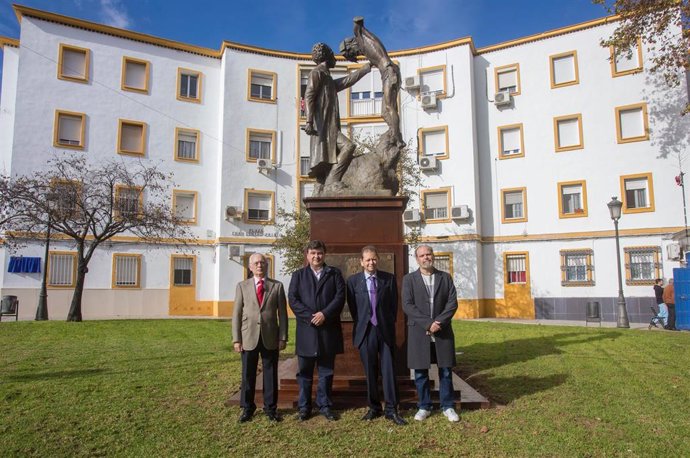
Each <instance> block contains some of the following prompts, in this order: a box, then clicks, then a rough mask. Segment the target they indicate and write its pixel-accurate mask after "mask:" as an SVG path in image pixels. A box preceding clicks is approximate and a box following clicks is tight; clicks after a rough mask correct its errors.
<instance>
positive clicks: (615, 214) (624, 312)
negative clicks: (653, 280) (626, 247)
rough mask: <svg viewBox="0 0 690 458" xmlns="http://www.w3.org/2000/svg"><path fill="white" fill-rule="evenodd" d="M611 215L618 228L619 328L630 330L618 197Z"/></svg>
mask: <svg viewBox="0 0 690 458" xmlns="http://www.w3.org/2000/svg"><path fill="white" fill-rule="evenodd" d="M607 205H608V207H609V213H611V219H612V220H613V225H614V226H615V228H616V261H617V262H618V324H617V326H616V327H618V328H629V327H630V322H629V321H628V309H627V308H626V307H625V297H623V277H622V274H621V247H620V241H619V237H618V220H619V219H620V217H621V209H622V208H623V203H622V202H621V201H620V200H618V197H615V196H614V197H612V198H611V202H609V203H608V204H607Z"/></svg>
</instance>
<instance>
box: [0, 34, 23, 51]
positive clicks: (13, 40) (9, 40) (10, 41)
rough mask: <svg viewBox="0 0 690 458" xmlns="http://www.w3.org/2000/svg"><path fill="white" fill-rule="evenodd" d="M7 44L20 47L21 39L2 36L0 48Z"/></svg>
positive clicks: (0, 37)
mask: <svg viewBox="0 0 690 458" xmlns="http://www.w3.org/2000/svg"><path fill="white" fill-rule="evenodd" d="M5 46H12V47H13V48H18V47H19V40H17V39H16V38H10V37H2V36H0V49H3V48H4V47H5Z"/></svg>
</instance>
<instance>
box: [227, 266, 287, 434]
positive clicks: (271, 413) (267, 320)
mask: <svg viewBox="0 0 690 458" xmlns="http://www.w3.org/2000/svg"><path fill="white" fill-rule="evenodd" d="M266 266H267V263H266V258H265V257H264V255H262V254H261V253H254V254H252V255H251V256H250V257H249V270H251V272H252V274H253V276H252V278H249V279H247V280H244V281H241V282H239V283H238V284H237V292H236V293H235V305H234V308H233V312H232V335H233V339H232V340H233V346H234V348H235V351H236V352H239V353H241V354H242V386H241V389H240V406H241V407H242V414H241V415H240V422H241V423H244V422H246V421H249V420H250V419H251V418H252V415H254V411H255V410H256V404H254V393H255V390H256V366H257V364H258V362H259V355H261V362H262V365H263V381H264V387H263V392H264V412H265V414H266V416H267V417H268V419H269V420H271V421H280V417H278V415H277V413H276V406H277V404H278V352H279V351H280V350H284V349H285V344H286V342H287V335H288V334H287V331H288V321H287V307H286V305H285V302H286V301H285V291H284V289H283V284H282V283H281V282H279V281H276V280H272V279H270V278H267V277H266Z"/></svg>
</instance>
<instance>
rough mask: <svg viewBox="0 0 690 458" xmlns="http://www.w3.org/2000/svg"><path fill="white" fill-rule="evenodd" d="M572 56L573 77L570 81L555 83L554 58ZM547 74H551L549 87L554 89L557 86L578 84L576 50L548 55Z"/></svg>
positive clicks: (578, 73)
mask: <svg viewBox="0 0 690 458" xmlns="http://www.w3.org/2000/svg"><path fill="white" fill-rule="evenodd" d="M567 56H572V57H573V67H574V70H575V79H574V80H572V81H565V82H563V83H556V75H555V72H554V68H553V62H554V60H556V59H560V58H563V57H567ZM549 75H550V76H551V89H556V88H559V87H566V86H573V85H575V84H580V72H579V69H578V63H577V51H567V52H562V53H560V54H553V55H551V56H549Z"/></svg>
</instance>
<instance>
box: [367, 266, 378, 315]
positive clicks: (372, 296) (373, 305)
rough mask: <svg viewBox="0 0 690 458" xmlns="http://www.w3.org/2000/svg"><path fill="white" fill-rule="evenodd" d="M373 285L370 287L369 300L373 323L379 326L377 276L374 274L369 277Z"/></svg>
mask: <svg viewBox="0 0 690 458" xmlns="http://www.w3.org/2000/svg"><path fill="white" fill-rule="evenodd" d="M369 280H371V285H370V287H369V302H371V324H373V325H374V326H378V324H379V321H378V319H377V318H376V277H374V276H373V275H372V276H371V277H369Z"/></svg>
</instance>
